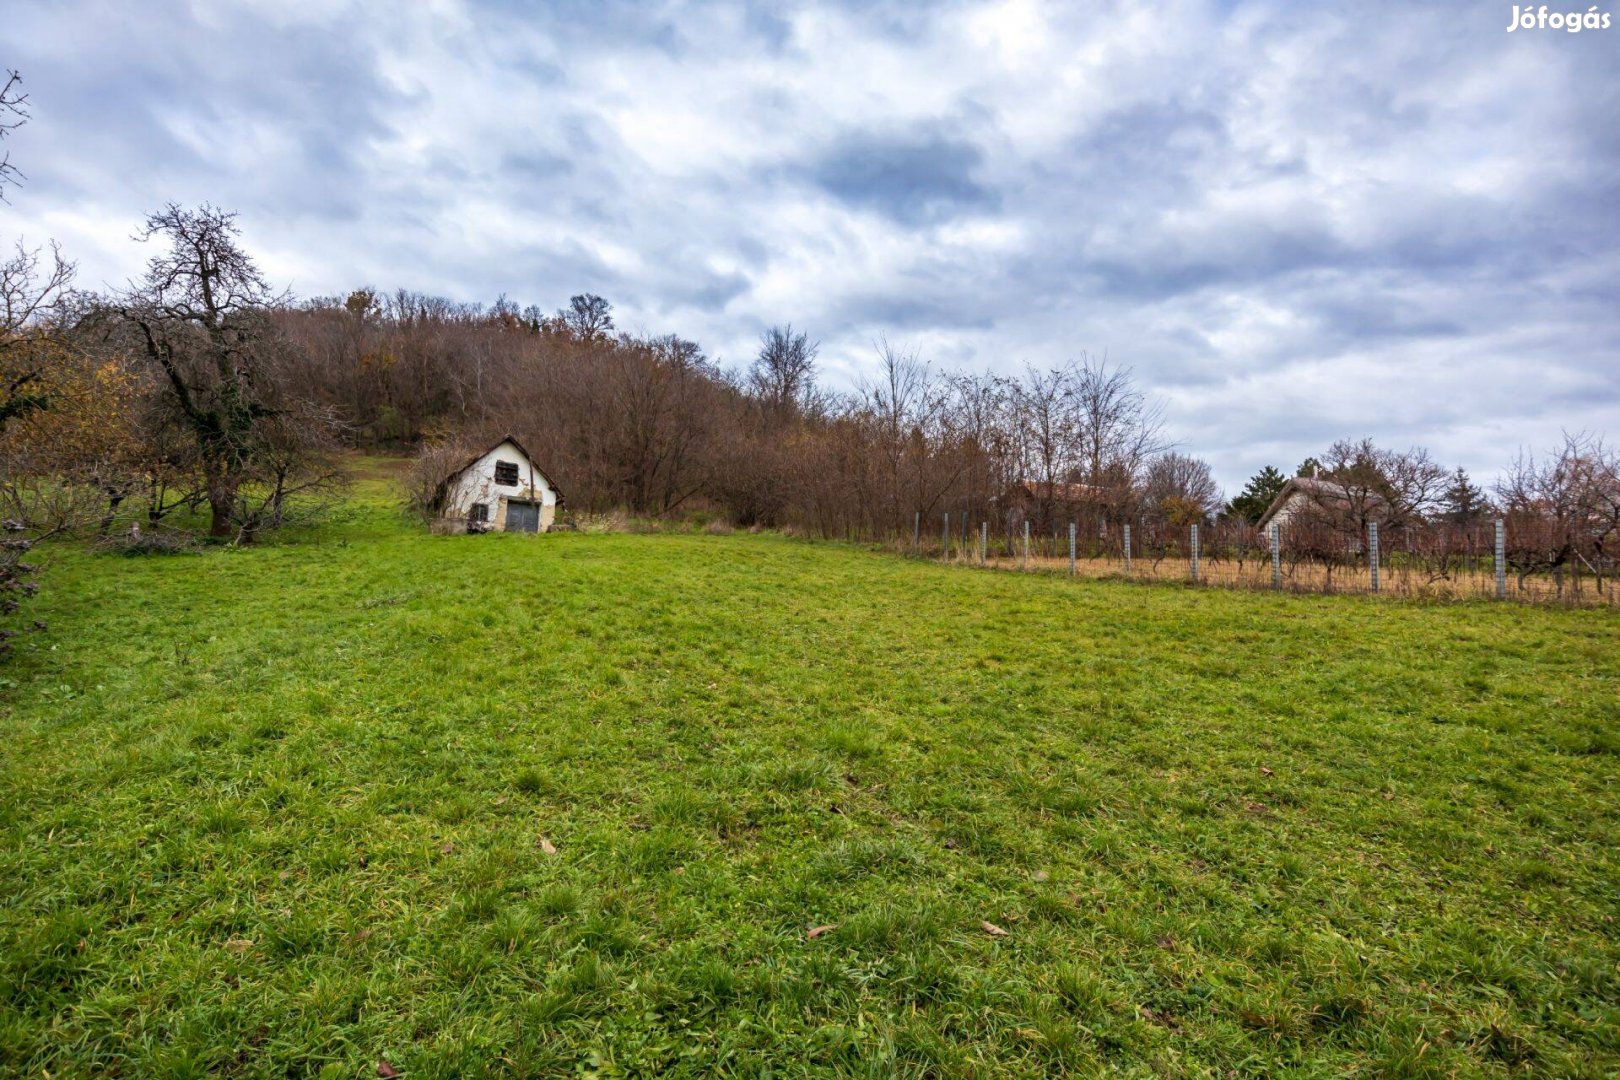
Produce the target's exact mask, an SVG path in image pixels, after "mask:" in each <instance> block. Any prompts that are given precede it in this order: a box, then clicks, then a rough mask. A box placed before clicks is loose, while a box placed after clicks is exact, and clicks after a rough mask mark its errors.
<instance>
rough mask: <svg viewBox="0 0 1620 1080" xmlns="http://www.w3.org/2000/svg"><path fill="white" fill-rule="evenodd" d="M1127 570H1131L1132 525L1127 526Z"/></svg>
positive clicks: (1128, 571)
mask: <svg viewBox="0 0 1620 1080" xmlns="http://www.w3.org/2000/svg"><path fill="white" fill-rule="evenodd" d="M1125 572H1126V573H1127V574H1128V573H1130V572H1131V527H1130V526H1129V525H1127V526H1125Z"/></svg>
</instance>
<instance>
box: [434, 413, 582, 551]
mask: <svg viewBox="0 0 1620 1080" xmlns="http://www.w3.org/2000/svg"><path fill="white" fill-rule="evenodd" d="M561 502H562V492H561V491H559V490H558V489H557V485H556V484H554V483H552V482H551V478H550V477H548V476H547V475H546V474H545V473H544V472H543V471H542V470H541V468H540V466H538V465H536V464H535V463H534V459H533V458H532V457H530V456H529V452H528V451H527V450H525V449H523V446H522V444H521V443H519V442H518V441H517V440H516V439H514V438H512V436H510V435H508V436H506V437H505V438H504V439H502V440H501V441H500V442H498V443H496V444H495V445H494V446H492V447H490V448H489V449H488V450H486V451H485V452H484V453H482V454H480V455H479V456H477V457H475V458H473V459H472V460H471V461H469V462H468V463H467V464H466V465H464V466H462V467H461V468H460V469H459V470H457V471H456V472H454V473H452V474H451V475H450V477H449V479H447V480H445V482H444V483H443V484H442V485H441V486H440V488H439V498H438V506H439V524H440V526H441V527H443V528H444V529H445V530H447V531H450V532H545V531H546V530H547V529H549V528H551V523H552V521H554V520H555V519H556V516H557V506H558V505H559V504H560V503H561Z"/></svg>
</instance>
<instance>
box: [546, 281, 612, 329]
mask: <svg viewBox="0 0 1620 1080" xmlns="http://www.w3.org/2000/svg"><path fill="white" fill-rule="evenodd" d="M557 318H558V319H559V320H560V321H561V322H562V324H563V325H564V326H565V327H567V328H568V330H569V332H570V333H572V334H573V335H574V336H575V337H577V338H579V340H581V341H600V340H602V339H604V338H606V337H607V336H608V334H610V333H612V331H613V305H612V304H610V303H608V302H607V301H606V300H604V299H602V298H601V297H600V296H597V295H595V294H594V293H582V294H580V295H579V296H574V297H570V298H569V300H568V307H567V308H566V309H564V310H562V311H559V312H558V313H557Z"/></svg>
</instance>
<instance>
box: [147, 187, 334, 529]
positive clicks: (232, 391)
mask: <svg viewBox="0 0 1620 1080" xmlns="http://www.w3.org/2000/svg"><path fill="white" fill-rule="evenodd" d="M238 232H239V230H238V228H237V226H236V215H235V214H233V213H228V212H226V211H223V210H219V209H216V208H214V207H211V206H206V205H205V206H203V207H201V208H199V209H197V210H186V209H182V208H181V207H180V206H178V205H176V204H173V203H171V204H170V205H168V206H166V207H165V208H164V209H163V210H161V211H159V212H157V213H155V214H152V215H151V216H150V217H148V218H147V220H146V225H145V228H144V229H143V230H142V231H141V233H140V234H139V238H140V239H143V240H150V239H153V238H158V239H161V240H164V241H166V242H167V244H168V247H167V250H165V251H162V252H160V253H159V254H157V255H155V256H153V257H152V259H151V261H150V262H149V263H148V264H147V270H146V275H145V277H144V278H143V280H142V281H141V283H140V284H139V285H137V286H134V287H132V288H131V289H130V290H129V291H127V292H126V293H125V294H124V295H123V296H121V297H120V298H119V302H118V310H119V315H120V316H121V318H122V319H123V321H124V322H125V324H126V325H127V326H128V327H129V328H130V329H131V331H132V333H133V335H134V338H135V347H136V348H137V349H138V351H139V352H140V353H141V354H142V355H143V356H144V357H145V358H146V359H147V360H148V361H149V362H150V364H151V365H152V367H153V368H154V369H155V370H156V371H157V372H159V373H160V374H161V380H162V385H163V386H164V387H165V391H166V392H165V395H164V396H165V399H166V400H167V402H168V404H169V405H170V406H171V407H172V408H173V410H174V411H175V413H176V414H177V417H178V419H179V421H180V422H181V423H182V424H183V425H184V427H185V428H186V430H188V431H189V433H190V434H191V437H192V439H193V440H194V442H195V444H196V448H197V460H198V464H199V467H200V469H201V472H202V477H203V481H204V486H205V491H206V495H207V499H208V505H209V509H210V511H211V513H212V520H211V522H210V525H209V533H210V535H212V536H216V537H226V536H230V535H232V532H233V530H237V531H239V538H240V539H250V538H251V537H252V536H253V535H254V534H256V533H257V532H258V531H259V530H260V529H261V528H263V527H264V526H265V524H266V523H267V522H272V523H273V521H275V520H279V519H280V517H281V516H282V515H281V512H280V511H278V512H276V513H274V514H272V515H270V517H269V518H266V517H265V516H264V515H261V514H257V513H249V511H248V510H247V508H246V506H245V504H244V502H243V501H242V499H241V496H242V495H243V489H244V485H245V484H248V483H249V482H251V481H254V480H256V479H257V480H266V479H268V480H269V481H270V482H271V483H272V487H273V488H274V489H276V490H279V491H281V492H282V493H283V495H282V496H281V497H280V498H279V499H278V500H277V501H278V505H284V501H285V492H286V491H287V490H288V488H289V487H290V486H296V485H293V483H292V481H291V479H290V473H289V470H294V469H296V467H297V466H296V465H295V464H294V462H295V461H296V460H298V454H297V453H296V452H295V451H294V449H293V447H294V444H295V443H296V442H297V438H298V437H299V436H303V437H305V439H306V441H305V446H304V449H305V450H306V451H309V454H308V455H307V456H306V459H305V460H308V461H309V462H310V463H311V464H315V466H316V468H315V471H316V472H317V473H325V472H326V470H325V469H324V468H322V467H321V466H320V465H319V464H317V463H316V457H317V456H316V455H315V454H314V451H315V450H316V449H317V448H318V447H319V446H320V445H322V444H324V442H325V440H326V436H327V432H326V431H324V430H322V429H323V426H324V421H323V419H322V416H321V413H320V411H319V410H313V409H306V408H302V407H300V405H299V403H297V402H296V401H294V400H292V399H290V398H289V396H288V395H287V394H286V393H285V390H284V387H283V386H282V385H281V382H282V378H281V376H282V374H283V370H284V369H285V367H286V366H287V363H288V360H289V355H288V354H289V351H290V350H289V349H288V348H287V344H286V341H285V339H284V338H283V337H282V336H281V335H280V334H279V332H278V331H277V328H276V325H275V323H274V321H273V319H272V317H271V309H272V308H273V306H275V305H277V304H279V303H281V302H282V301H283V299H284V298H283V297H282V296H281V295H278V294H276V293H274V292H273V291H272V290H271V288H270V286H269V283H268V282H267V281H266V280H265V278H264V276H263V274H261V273H260V271H259V269H258V267H257V265H255V263H254V262H253V260H252V258H251V257H250V256H249V255H248V254H247V253H246V252H245V251H243V250H242V248H241V246H240V245H239V244H238V243H237V236H238ZM295 417H296V418H298V419H299V421H300V422H299V423H296V424H295V423H294V422H293V420H294V418H295ZM260 465H265V466H267V467H268V468H269V469H270V471H271V473H272V474H273V475H272V476H270V477H262V476H256V474H255V470H256V469H257V468H258V466H260ZM284 473H286V474H288V475H286V476H283V475H282V474H284ZM273 497H274V496H273ZM244 514H248V516H250V517H251V518H252V520H251V523H249V522H248V521H247V520H246V519H245V518H244ZM249 524H251V527H248V526H249Z"/></svg>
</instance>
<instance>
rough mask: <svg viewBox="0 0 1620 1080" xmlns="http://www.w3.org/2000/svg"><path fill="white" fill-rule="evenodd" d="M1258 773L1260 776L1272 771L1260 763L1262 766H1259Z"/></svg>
mask: <svg viewBox="0 0 1620 1080" xmlns="http://www.w3.org/2000/svg"><path fill="white" fill-rule="evenodd" d="M1260 775H1261V776H1271V775H1273V774H1272V771H1271V770H1270V769H1268V768H1266V767H1265V766H1264V765H1262V766H1260Z"/></svg>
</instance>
